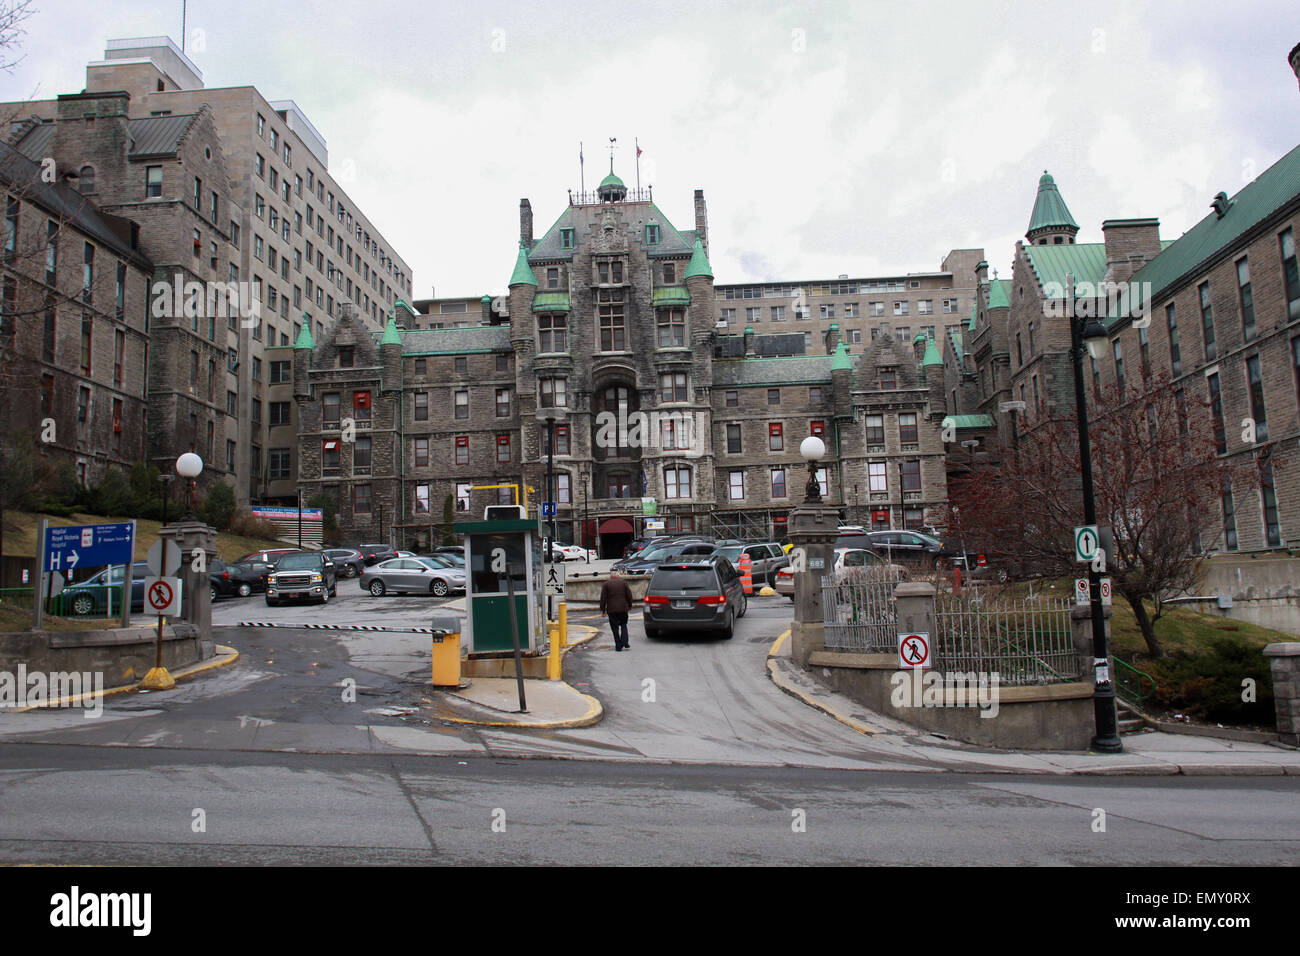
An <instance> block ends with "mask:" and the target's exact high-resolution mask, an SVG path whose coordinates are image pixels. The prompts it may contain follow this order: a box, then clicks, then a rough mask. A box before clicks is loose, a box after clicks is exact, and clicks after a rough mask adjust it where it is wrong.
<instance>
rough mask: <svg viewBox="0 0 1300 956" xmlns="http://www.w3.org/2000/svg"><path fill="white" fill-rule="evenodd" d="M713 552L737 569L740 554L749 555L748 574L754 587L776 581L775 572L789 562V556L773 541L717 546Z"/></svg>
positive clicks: (786, 565)
mask: <svg viewBox="0 0 1300 956" xmlns="http://www.w3.org/2000/svg"><path fill="white" fill-rule="evenodd" d="M714 554H720V555H722V556H723V557H725V558H726V559H727V560H728V561H730V562H731V563H732V564H733V565H734V566H735V567H736V569H737V570H739V569H740V556H741V555H742V554H747V555H749V559H750V561H751V562H752V568H751V571H750V574H751V575H752V577H753V579H754V586H755V587H761V586H762V585H764V584H772V583H773V582H775V581H776V572H777V571H779V570H780V569H781V568H784V567H788V566H789V564H790V558H789V557H788V556H787V555H786V553H785V551H784V550H782V548H781V546H780V545H779V544H777V543H776V542H775V541H765V542H762V543H753V542H751V543H747V544H734V545H727V546H719V547H718V548H716V549H715V550H714Z"/></svg>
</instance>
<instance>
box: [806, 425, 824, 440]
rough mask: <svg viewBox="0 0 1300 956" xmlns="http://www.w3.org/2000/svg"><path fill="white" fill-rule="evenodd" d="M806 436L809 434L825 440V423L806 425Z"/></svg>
mask: <svg viewBox="0 0 1300 956" xmlns="http://www.w3.org/2000/svg"><path fill="white" fill-rule="evenodd" d="M808 434H809V435H816V436H817V437H818V438H825V437H826V423H825V422H811V423H809V425H808Z"/></svg>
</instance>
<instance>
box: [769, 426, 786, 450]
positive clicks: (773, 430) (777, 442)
mask: <svg viewBox="0 0 1300 956" xmlns="http://www.w3.org/2000/svg"><path fill="white" fill-rule="evenodd" d="M767 450H768V451H784V450H785V437H784V435H783V433H782V431H781V423H780V422H772V423H771V424H769V425H768V426H767Z"/></svg>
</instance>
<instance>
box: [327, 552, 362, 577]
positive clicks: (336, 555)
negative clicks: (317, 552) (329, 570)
mask: <svg viewBox="0 0 1300 956" xmlns="http://www.w3.org/2000/svg"><path fill="white" fill-rule="evenodd" d="M325 555H326V557H328V558H329V559H330V561H332V562H333V564H334V570H335V571H337V572H338V573H339V574H341V575H343V576H344V577H345V578H355V577H360V576H361V572H362V571H364V570H365V569H366V559H365V558H363V557H362V556H361V552H360V551H358V550H357V549H356V548H327V549H326V550H325Z"/></svg>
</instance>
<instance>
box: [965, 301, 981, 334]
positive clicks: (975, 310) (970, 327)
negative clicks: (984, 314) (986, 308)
mask: <svg viewBox="0 0 1300 956" xmlns="http://www.w3.org/2000/svg"><path fill="white" fill-rule="evenodd" d="M979 314H980V309H979V305H978V304H977V305H975V306H973V307H972V308H971V310H970V320H969V321H967V323H966V331H967V332H974V331H975V320H976V319H977V318H979Z"/></svg>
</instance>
